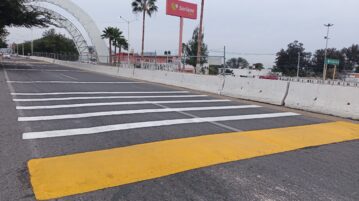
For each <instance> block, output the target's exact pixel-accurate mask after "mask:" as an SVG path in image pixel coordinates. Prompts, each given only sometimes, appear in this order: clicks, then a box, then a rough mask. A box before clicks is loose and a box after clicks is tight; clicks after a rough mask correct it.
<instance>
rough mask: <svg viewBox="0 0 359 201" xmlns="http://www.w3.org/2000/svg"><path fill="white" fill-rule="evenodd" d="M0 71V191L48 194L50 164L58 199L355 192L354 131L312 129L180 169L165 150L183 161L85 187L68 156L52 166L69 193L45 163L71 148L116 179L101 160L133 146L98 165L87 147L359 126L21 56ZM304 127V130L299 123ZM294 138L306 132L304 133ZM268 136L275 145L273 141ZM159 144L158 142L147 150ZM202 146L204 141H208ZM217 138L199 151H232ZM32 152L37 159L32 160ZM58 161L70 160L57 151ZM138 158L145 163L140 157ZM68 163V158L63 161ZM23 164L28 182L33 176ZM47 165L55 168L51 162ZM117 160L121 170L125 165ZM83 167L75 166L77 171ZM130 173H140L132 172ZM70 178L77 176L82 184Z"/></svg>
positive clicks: (343, 195)
mask: <svg viewBox="0 0 359 201" xmlns="http://www.w3.org/2000/svg"><path fill="white" fill-rule="evenodd" d="M0 73H1V74H0V82H1V86H0V98H1V101H0V103H1V104H0V107H1V111H3V112H2V115H1V126H0V131H1V136H0V138H1V141H0V143H1V149H0V151H1V152H0V153H1V156H0V160H1V161H2V162H1V178H3V179H1V187H0V188H1V190H0V198H1V199H0V200H35V194H34V191H33V190H34V189H35V192H36V194H37V197H38V198H40V197H42V196H43V198H46V195H47V193H48V192H47V193H46V188H47V187H48V186H50V185H49V184H46V182H47V181H49V180H42V178H43V176H44V175H46V174H47V173H48V174H50V178H55V180H52V181H51V182H50V183H52V184H56V185H57V186H56V188H55V191H56V192H55V194H56V196H54V197H52V198H56V200H358V199H359V192H358V189H359V172H358V171H357V170H356V169H357V168H355V167H358V166H359V160H358V159H359V158H358V155H357V154H355V153H356V152H357V151H358V149H359V143H358V141H351V140H354V139H355V138H347V137H346V138H345V139H344V138H342V139H335V140H334V141H330V142H323V141H321V143H319V144H316V145H324V144H331V143H333V142H342V143H339V144H335V145H326V146H319V147H317V146H316V145H315V146H316V147H312V146H313V144H312V143H313V142H314V138H312V136H311V135H310V136H309V138H308V140H307V141H305V145H304V146H303V147H308V148H306V149H300V150H296V151H291V152H287V151H290V150H292V149H289V148H283V146H280V147H281V148H283V149H282V151H280V152H279V153H280V154H274V153H278V152H268V154H269V155H268V154H265V155H266V156H263V157H259V158H256V157H257V156H262V155H260V154H259V155H258V154H255V155H254V156H253V157H255V158H253V157H250V158H251V159H246V160H240V159H241V157H238V156H240V155H241V153H243V151H240V152H239V153H238V154H235V158H234V159H233V160H227V162H229V163H227V162H226V160H223V158H230V155H227V154H225V155H221V156H222V157H219V159H220V160H218V159H216V160H215V161H214V162H213V163H203V164H202V165H201V164H200V165H198V163H197V162H201V161H204V159H203V158H197V159H196V160H194V162H191V163H190V164H192V165H190V166H189V168H187V169H185V170H186V171H184V169H183V168H182V167H184V166H183V164H182V163H181V162H179V161H173V160H172V159H171V160H166V157H161V158H159V159H158V161H164V162H168V161H171V162H170V164H172V165H174V166H175V167H176V168H178V167H180V169H181V168H182V169H183V171H181V170H179V171H174V172H172V173H170V174H163V176H152V177H151V176H150V177H148V179H141V180H140V179H139V180H136V179H135V180H133V181H132V182H129V183H128V184H125V183H124V184H120V185H103V184H101V182H99V181H102V182H103V181H105V179H104V178H103V179H101V177H99V178H97V179H98V181H92V182H89V183H90V184H91V186H92V187H93V188H90V189H92V190H81V189H80V187H79V186H80V184H76V183H74V182H71V179H70V178H68V179H66V177H65V176H63V177H62V176H61V175H66V174H65V171H66V172H69V171H70V172H71V171H73V169H71V166H70V165H65V166H64V167H65V168H64V169H63V171H64V172H63V173H61V170H56V171H55V172H57V173H58V175H60V176H58V177H59V178H62V179H64V178H65V180H64V181H67V182H68V183H69V184H72V185H74V186H75V187H72V190H71V191H72V193H69V194H66V193H63V192H64V191H63V190H61V188H62V187H64V185H61V183H60V182H59V180H56V177H55V176H56V175H53V176H52V175H51V174H53V173H51V171H49V170H50V169H46V168H47V167H48V165H49V163H47V161H46V160H48V159H50V160H57V159H58V158H57V157H60V159H65V160H70V159H71V158H72V157H73V156H76V155H74V154H79V153H80V154H84V155H80V158H81V159H79V160H76V161H82V160H83V161H84V163H81V164H87V166H88V169H84V170H83V172H86V171H87V170H91V171H95V172H96V171H98V173H99V175H101V174H102V173H104V174H106V173H108V175H107V176H108V177H109V178H110V180H111V181H114V183H115V184H116V183H121V182H119V181H123V180H125V178H123V177H116V176H114V175H113V174H112V173H114V172H104V171H105V169H108V167H118V165H119V164H120V165H121V164H127V163H128V164H129V160H136V156H135V155H133V157H130V158H127V159H126V158H121V159H123V160H124V161H123V162H122V163H117V162H116V161H114V162H111V161H110V162H109V163H104V164H107V165H106V167H102V168H100V167H98V166H97V165H96V164H99V163H97V162H96V160H94V159H91V157H89V155H87V154H89V153H90V152H91V153H95V154H96V153H98V152H99V151H104V150H107V151H110V152H109V153H112V151H113V150H116V149H121V148H123V149H128V148H131V146H132V145H136V146H147V145H148V144H147V143H162V142H164V141H165V142H167V141H168V140H171V141H169V142H172V143H174V144H173V146H171V147H175V146H177V145H178V141H177V140H182V139H190V138H193V137H195V138H196V139H200V140H202V139H204V138H205V137H206V136H208V135H210V136H211V135H212V134H216V135H213V136H216V137H222V136H223V134H225V135H226V134H228V133H232V135H233V133H234V132H236V133H238V135H239V136H241V134H245V133H246V132H244V131H251V132H253V131H254V132H257V131H258V130H265V131H264V132H268V129H283V128H284V129H285V128H288V127H289V128H290V129H293V128H296V131H295V132H298V133H299V136H302V135H300V133H301V132H302V133H303V136H304V134H307V133H308V131H316V130H315V129H316V128H315V127H311V126H318V125H321V126H322V125H324V130H321V131H320V132H319V131H316V132H314V133H320V134H321V135H322V136H318V138H316V139H320V140H324V139H325V140H326V139H327V137H326V133H329V132H334V133H333V135H334V136H342V137H343V135H344V134H345V133H344V130H345V129H347V128H349V130H348V132H350V134H349V135H350V136H356V134H357V133H358V132H359V131H358V130H357V129H356V128H357V127H356V126H355V124H353V125H354V126H353V127H351V126H343V127H340V128H338V129H337V130H336V129H333V128H331V127H327V126H326V125H327V124H326V123H330V124H331V123H335V122H332V121H330V120H328V119H320V118H315V117H311V116H308V115H301V114H299V113H297V112H294V113H293V111H291V112H288V111H285V109H283V110H277V109H273V108H271V107H265V106H264V107H263V105H259V104H256V103H248V102H243V101H231V100H228V99H225V98H219V97H216V96H211V95H208V94H201V93H198V92H193V91H188V90H184V89H175V88H170V87H166V86H161V85H158V84H151V83H143V82H139V81H135V80H128V79H124V78H114V77H110V76H105V75H100V74H95V73H90V72H85V71H79V70H75V69H71V68H67V67H62V66H56V65H51V64H46V63H42V62H34V61H29V60H25V61H17V63H14V62H12V63H6V64H4V65H3V66H2V71H1V72H0ZM84 97H85V98H84ZM19 100H20V101H19ZM18 120H20V121H18ZM323 123H324V124H323ZM304 128H305V129H309V130H307V132H305V131H306V130H305V129H304ZM286 133H290V132H288V131H286V132H285V134H286ZM251 136H252V135H251ZM303 136H302V137H303ZM284 138H286V135H284ZM273 139H274V138H273ZM279 139H283V137H280V138H279ZM236 141H238V142H242V141H241V140H236ZM292 141H293V140H292ZM295 141H296V142H298V143H299V142H301V143H302V142H304V141H303V140H302V139H297V140H295ZM343 141H350V142H343ZM215 142H218V140H215ZM255 142H256V143H257V142H258V140H257V141H255ZM252 143H254V142H251V143H249V144H247V146H249V147H255V145H254V144H252ZM272 143H274V145H278V143H277V142H276V141H272ZM200 144H201V145H203V143H200ZM295 144H297V143H295ZM155 145H156V144H155ZM227 145H228V144H227ZM267 145H268V144H266V143H264V144H263V145H257V147H259V148H257V149H256V150H254V151H249V152H250V153H254V152H263V151H264V150H265V147H266V146H267ZM186 146H187V145H186ZM186 146H185V147H186ZM203 146H204V145H203ZM157 147H158V146H154V147H153V148H152V149H151V150H154V149H156V148H157ZM208 147H213V146H208ZM208 147H207V148H206V147H204V149H205V150H208ZM218 147H219V150H216V151H211V152H209V153H208V154H203V155H201V154H200V155H199V157H202V156H208V158H207V159H209V160H211V161H213V160H214V159H213V158H215V157H214V155H212V157H211V155H210V154H213V153H218V151H223V150H224V148H227V149H228V151H229V152H232V151H234V150H237V149H236V148H232V149H230V148H229V147H230V146H229V147H226V145H224V144H219V146H218ZM262 147H263V148H262ZM298 148H300V147H298ZM295 149H297V148H295ZM139 150H141V149H139ZM160 150H163V153H166V151H165V150H169V148H166V149H160ZM182 150H183V151H182ZM196 150H197V151H200V149H199V147H198V146H197V147H196V146H195V147H194V148H193V150H192V149H188V150H186V149H185V148H181V149H177V151H176V153H179V154H182V152H185V151H187V152H188V155H187V156H188V157H184V159H188V158H191V157H193V156H194V155H196V154H198V153H197V152H196ZM271 150H273V149H272V148H271ZM237 151H238V150H237ZM283 152H284V153H283ZM121 153H122V152H121ZM135 153H136V154H139V156H141V155H142V154H145V155H148V159H149V160H150V159H151V158H152V159H153V158H156V157H155V156H151V153H152V152H151V151H149V152H148V153H143V152H141V151H137V152H135ZM159 153H162V152H161V151H160V152H159ZM200 153H206V152H203V151H202V152H200ZM226 153H227V152H226ZM272 154H274V155H272ZM109 155H110V154H109ZM124 155H126V154H124ZM116 156H118V155H116ZM126 156H127V155H126ZM156 156H158V155H156ZM87 157H88V158H87ZM236 157H237V158H236ZM84 158H87V160H86V159H84ZM102 158H103V157H102ZM168 158H170V157H168ZM34 159H35V160H34ZM37 159H40V160H38V161H37V162H36V160H37ZM137 159H138V158H137ZM160 159H161V160H160ZM207 159H206V160H207ZM212 159H213V160H212ZM31 160H34V161H35V162H36V163H37V164H40V166H41V167H40V166H36V165H35V166H32V165H31V163H30V165H29V166H28V165H27V163H28V161H31ZM126 160H127V162H126ZM141 160H143V159H141ZM141 160H139V161H141ZM70 161H71V160H70ZM230 161H232V162H230ZM182 162H183V161H182ZM155 163H156V160H152V162H150V163H149V164H155ZM50 164H53V163H50ZM58 164H66V163H62V162H61V161H60V162H58ZM71 164H74V162H72V163H71ZM111 164H113V165H111ZM136 164H138V165H139V167H141V162H138V163H136ZM143 164H146V163H143ZM143 164H142V165H143ZM181 164H182V165H181ZM186 164H187V163H186ZM193 164H196V165H193ZM206 164H207V165H206ZM209 164H213V165H214V166H212V165H209ZM161 166H163V165H161ZM54 167H59V166H56V165H55V166H54ZM66 167H68V168H69V169H68V171H67V170H66ZM121 167H123V166H121ZM131 167H132V169H136V166H131ZM165 167H166V168H167V167H168V166H166V165H165ZM29 168H30V170H31V171H32V176H33V179H32V181H33V182H30V177H29V174H28V170H29ZM198 168H199V169H198ZM51 169H52V170H54V169H53V167H52V168H51ZM159 169H160V168H159ZM116 170H118V171H120V172H121V171H124V169H122V170H121V168H118V169H116ZM156 170H157V168H156ZM101 171H103V172H101ZM110 171H113V170H110ZM81 172H82V171H81V170H80V171H79V173H81ZM142 172H143V171H142ZM151 172H153V171H149V174H150V173H151ZM160 172H161V171H160ZM115 173H116V172H115ZM70 175H71V174H70ZM78 175H80V174H78ZM84 175H85V176H84V177H81V179H85V180H86V179H88V178H87V177H86V174H84ZM129 175H131V176H135V178H136V175H132V174H129ZM166 175H169V176H166ZM111 177H112V179H111ZM95 183H97V184H98V185H96V184H95ZM42 184H43V185H44V186H42ZM76 185H79V186H78V188H76ZM85 186H86V185H85ZM108 187H111V188H108ZM37 189H40V190H37ZM68 195H70V196H68ZM48 198H51V196H49V197H48Z"/></svg>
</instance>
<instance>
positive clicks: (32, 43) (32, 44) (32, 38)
mask: <svg viewBox="0 0 359 201" xmlns="http://www.w3.org/2000/svg"><path fill="white" fill-rule="evenodd" d="M33 55H34V34H33V31H32V29H31V56H33Z"/></svg>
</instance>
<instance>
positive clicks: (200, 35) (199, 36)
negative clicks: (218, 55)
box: [197, 0, 204, 65]
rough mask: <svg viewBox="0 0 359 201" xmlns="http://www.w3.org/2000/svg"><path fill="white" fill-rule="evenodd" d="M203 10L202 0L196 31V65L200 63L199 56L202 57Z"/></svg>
mask: <svg viewBox="0 0 359 201" xmlns="http://www.w3.org/2000/svg"><path fill="white" fill-rule="evenodd" d="M203 10H204V0H202V3H201V18H200V23H199V31H198V49H197V65H198V64H200V63H201V56H202V35H203V34H202V29H203Z"/></svg>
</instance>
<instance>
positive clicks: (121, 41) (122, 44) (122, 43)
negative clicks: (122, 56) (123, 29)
mask: <svg viewBox="0 0 359 201" xmlns="http://www.w3.org/2000/svg"><path fill="white" fill-rule="evenodd" d="M113 45H114V46H115V47H118V49H119V53H121V52H122V49H125V50H128V42H127V40H126V39H125V38H124V37H122V36H121V37H119V38H117V39H116V40H115V41H114V44H113ZM115 54H116V53H115Z"/></svg>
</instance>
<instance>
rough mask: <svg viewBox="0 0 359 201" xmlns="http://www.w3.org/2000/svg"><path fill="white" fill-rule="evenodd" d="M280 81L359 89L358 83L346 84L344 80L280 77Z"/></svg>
mask: <svg viewBox="0 0 359 201" xmlns="http://www.w3.org/2000/svg"><path fill="white" fill-rule="evenodd" d="M279 80H282V81H289V82H301V83H311V84H326V85H336V86H348V87H359V83H358V82H346V81H342V80H325V81H324V80H320V79H315V78H293V77H280V78H279Z"/></svg>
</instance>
